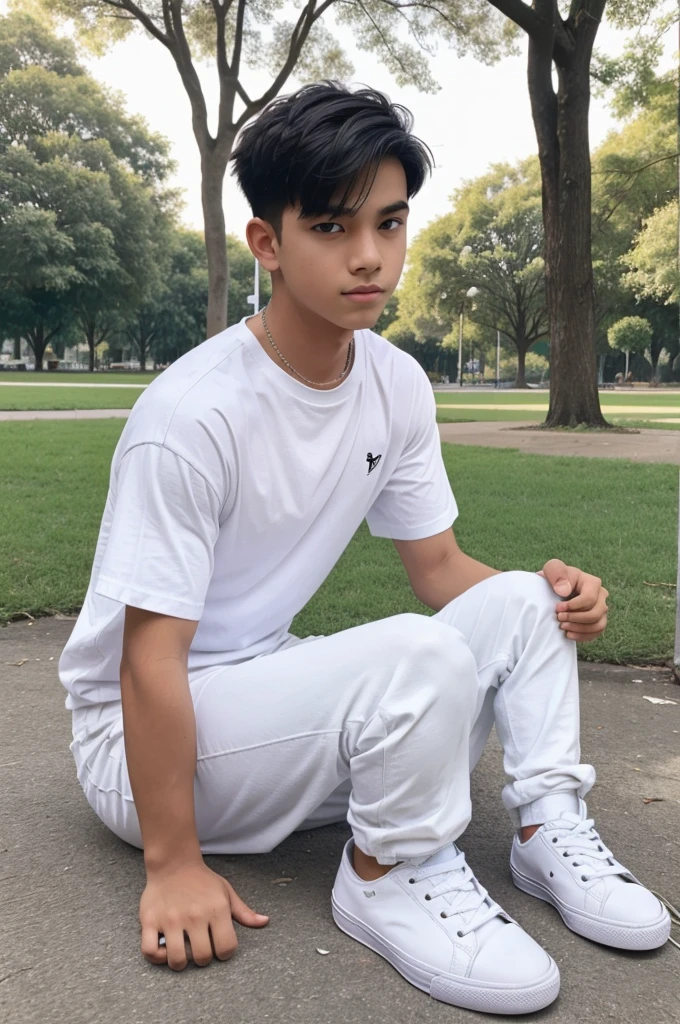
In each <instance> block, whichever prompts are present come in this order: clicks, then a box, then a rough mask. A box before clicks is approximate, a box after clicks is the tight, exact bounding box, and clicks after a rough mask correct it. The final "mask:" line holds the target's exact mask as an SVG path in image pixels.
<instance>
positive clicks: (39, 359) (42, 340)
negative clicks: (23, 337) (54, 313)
mask: <svg viewBox="0 0 680 1024" xmlns="http://www.w3.org/2000/svg"><path fill="white" fill-rule="evenodd" d="M28 342H29V344H30V346H31V348H32V349H33V358H34V360H35V367H34V369H35V370H37V371H40V370H42V368H43V359H44V358H45V349H46V348H47V338H46V337H45V325H44V324H43V323H39V324H38V326H37V327H36V329H35V330H34V331H33V332H32V333H31V334H29V335H28Z"/></svg>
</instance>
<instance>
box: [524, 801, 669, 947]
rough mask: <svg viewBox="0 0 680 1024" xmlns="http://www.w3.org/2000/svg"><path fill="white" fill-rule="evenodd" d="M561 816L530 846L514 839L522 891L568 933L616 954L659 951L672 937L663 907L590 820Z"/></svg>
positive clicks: (583, 810) (583, 814)
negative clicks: (546, 906)
mask: <svg viewBox="0 0 680 1024" xmlns="http://www.w3.org/2000/svg"><path fill="white" fill-rule="evenodd" d="M586 813H587V812H586V807H585V804H584V803H583V801H581V814H575V813H573V812H566V811H565V812H563V813H562V815H561V817H560V818H558V819H557V820H556V821H549V822H547V823H546V824H545V825H541V827H540V828H539V829H538V831H537V832H535V833H534V834H533V836H532V837H531V839H529V840H527V842H526V843H521V842H520V841H519V837H518V836H515V839H514V841H513V844H512V853H511V855H510V869H511V871H512V879H513V881H514V883H515V885H516V886H517V887H518V888H519V889H523V890H524V892H528V893H531V895H532V896H538V898H539V899H541V900H546V901H547V902H548V903H552V905H553V906H554V907H555V908H556V909H557V910H558V911H559V912H560V914H561V915H562V919H563V921H564V923H565V924H566V925H567V927H568V928H571V930H572V931H573V932H577V933H578V934H579V935H583V936H585V938H587V939H592V940H593V941H595V942H602V943H604V945H606V946H615V947H616V948H618V949H656V947H657V946H663V944H664V942H665V941H666V939H667V938H668V936H669V935H670V931H671V919H670V915H669V913H668V911H667V910H666V908H665V907H664V906H663V904H662V903H660V902H659V900H658V899H657V898H656V896H654V895H653V893H651V892H649V890H648V889H645V888H644V886H643V885H641V884H640V882H639V881H638V880H637V878H635V876H634V875H632V874H631V873H630V871H628V870H627V869H626V868H624V866H623V865H622V864H619V862H618V861H617V860H616V858H615V857H614V855H613V853H612V852H611V850H610V849H608V847H607V846H605V844H604V842H603V841H602V839H600V836H599V835H598V833H597V832H596V831H595V827H594V823H593V819H592V818H586Z"/></svg>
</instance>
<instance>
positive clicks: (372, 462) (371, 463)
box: [366, 452, 382, 476]
mask: <svg viewBox="0 0 680 1024" xmlns="http://www.w3.org/2000/svg"><path fill="white" fill-rule="evenodd" d="M381 459H382V455H375V456H374V455H372V454H371V452H369V453H368V455H367V456H366V462H367V463H368V472H369V473H372V472H373V470H374V469H375V467H376V466H377V465H378V463H379V462H380V460H381ZM366 475H367V476H368V473H367V474H366Z"/></svg>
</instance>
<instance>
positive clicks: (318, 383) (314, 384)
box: [262, 306, 354, 388]
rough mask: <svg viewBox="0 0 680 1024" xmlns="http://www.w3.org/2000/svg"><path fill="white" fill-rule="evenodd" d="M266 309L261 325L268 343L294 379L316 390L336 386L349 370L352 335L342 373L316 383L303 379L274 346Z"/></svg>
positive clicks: (263, 308)
mask: <svg viewBox="0 0 680 1024" xmlns="http://www.w3.org/2000/svg"><path fill="white" fill-rule="evenodd" d="M266 309H267V306H263V307H262V323H263V325H264V329H265V331H266V334H267V337H268V338H269V340H270V342H271V343H272V347H273V349H274V351H275V352H276V353H277V355H278V356H279V358H280V359H281V360H282V362H284V363H285V364H286V366H287V367H288V369H289V370H292V371H293V373H294V374H295V376H296V377H299V378H300V380H303V381H304V382H305V384H312V385H313V386H314V387H317V388H323V387H327V386H328V385H329V384H337V383H338V381H341V380H342V378H343V377H344V376H345V375H346V373H347V371H348V369H349V364H350V362H351V359H352V352H353V351H354V335H352V338H351V340H350V343H349V345H348V346H347V360H346V362H345V368H344V370H343V371H342V373H341V374H340V376H339V377H336V378H335V379H334V380H328V381H325V382H324V383H321V382H320V381H316V380H308V379H307V378H306V377H303V376H302V374H301V373H300V372H299V371H298V370H296V369H295V367H294V366H291V364H290V363H289V362H288V360H287V359H286V357H285V356H284V354H283V352H281V351H280V349H279V347H278V345H277V344H276V342H275V341H274V339H273V338H272V336H271V333H270V330H269V327H268V326H267V317H266V316H265V310H266Z"/></svg>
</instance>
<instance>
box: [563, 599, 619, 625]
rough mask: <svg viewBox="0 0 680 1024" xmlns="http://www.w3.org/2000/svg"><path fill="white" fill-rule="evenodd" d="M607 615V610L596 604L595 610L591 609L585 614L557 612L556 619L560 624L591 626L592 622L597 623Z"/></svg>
mask: <svg viewBox="0 0 680 1024" xmlns="http://www.w3.org/2000/svg"><path fill="white" fill-rule="evenodd" d="M603 615H604V616H605V617H606V615H607V609H606V608H604V609H603V608H602V607H601V606H600V604H599V602H598V604H597V605H596V607H595V608H591V609H590V611H587V612H558V613H557V618H558V619H559V621H560V623H561V624H564V623H574V624H576V623H578V622H583V623H586V624H588V625H592V623H593V622H599V621H600V619H601V618H602V617H603Z"/></svg>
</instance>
